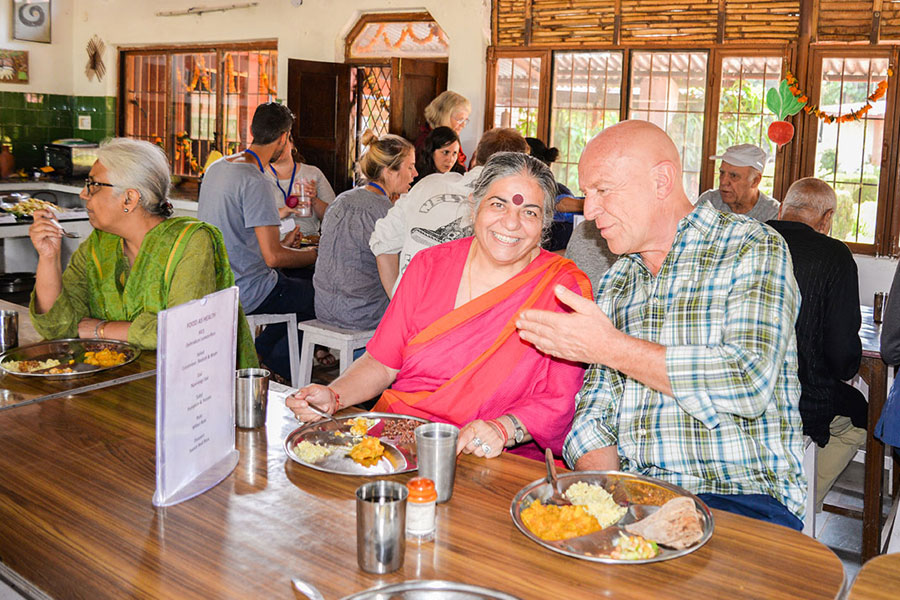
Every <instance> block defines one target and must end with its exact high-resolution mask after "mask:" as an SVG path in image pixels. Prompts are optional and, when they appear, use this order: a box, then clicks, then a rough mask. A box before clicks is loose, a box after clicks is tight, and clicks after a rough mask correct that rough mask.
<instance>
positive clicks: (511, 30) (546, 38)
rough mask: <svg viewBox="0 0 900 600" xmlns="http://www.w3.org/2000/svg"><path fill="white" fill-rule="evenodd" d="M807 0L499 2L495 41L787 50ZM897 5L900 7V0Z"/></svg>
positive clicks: (506, 45)
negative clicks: (734, 45)
mask: <svg viewBox="0 0 900 600" xmlns="http://www.w3.org/2000/svg"><path fill="white" fill-rule="evenodd" d="M800 1H801V0H494V14H493V24H494V28H495V32H496V35H495V39H494V40H493V43H494V45H495V46H496V47H501V48H519V47H522V46H530V47H543V48H547V47H550V48H553V47H558V46H559V45H566V46H569V47H572V46H576V47H577V46H580V45H583V46H597V45H602V44H611V43H623V44H634V45H638V44H647V43H661V42H680V43H684V44H687V45H690V44H697V45H708V44H710V43H715V42H716V41H718V40H721V41H723V42H726V43H727V42H747V41H751V42H755V43H777V44H786V43H791V42H793V41H795V40H796V38H797V36H798V35H799V22H800ZM872 1H873V0H869V2H868V4H869V5H871V2H872ZM823 2H824V0H823ZM824 3H826V4H841V5H843V4H850V3H853V4H855V3H856V2H847V1H841V2H824ZM891 3H892V4H894V2H891ZM863 4H865V2H863ZM896 4H898V5H900V0H898V2H896ZM898 12H900V7H898ZM869 22H871V14H870V18H869ZM898 29H900V27H898ZM617 33H618V36H617ZM866 35H868V32H867V33H866Z"/></svg>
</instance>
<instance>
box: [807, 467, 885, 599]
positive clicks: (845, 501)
mask: <svg viewBox="0 0 900 600" xmlns="http://www.w3.org/2000/svg"><path fill="white" fill-rule="evenodd" d="M863 475H864V473H863V465H862V463H858V462H851V463H850V465H849V466H848V467H847V469H846V470H845V471H844V472H843V474H841V476H840V477H839V478H838V480H837V482H835V484H834V487H833V488H832V489H831V491H830V492H828V496H826V497H825V503H826V504H835V505H838V506H843V507H845V508H853V509H857V510H862V505H863ZM890 508H891V501H890V499H889V498H888V497H887V495H886V496H885V500H884V515H885V516H887V514H888V512H889V511H890ZM816 538H817V539H818V540H819V541H820V542H822V543H823V544H825V545H826V546H828V547H829V548H831V549H832V550H833V551H834V553H835V554H837V555H838V558H840V559H841V562H842V563H844V572H845V574H846V576H847V584H848V586H849V584H851V583H853V578H854V577H856V573H857V572H858V571H859V568H860V566H861V564H860V549H861V548H862V521H860V520H859V519H854V518H851V517H845V516H842V515H836V514H833V513H829V512H820V513H817V514H816Z"/></svg>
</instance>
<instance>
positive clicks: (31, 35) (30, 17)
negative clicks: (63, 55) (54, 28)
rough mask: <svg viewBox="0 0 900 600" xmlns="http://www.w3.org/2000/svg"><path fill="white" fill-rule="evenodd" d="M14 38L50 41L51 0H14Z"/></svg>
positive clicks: (47, 42)
mask: <svg viewBox="0 0 900 600" xmlns="http://www.w3.org/2000/svg"><path fill="white" fill-rule="evenodd" d="M12 21H13V38H14V39H17V40H25V41H27V42H43V43H45V44H49V43H50V0H13V18H12Z"/></svg>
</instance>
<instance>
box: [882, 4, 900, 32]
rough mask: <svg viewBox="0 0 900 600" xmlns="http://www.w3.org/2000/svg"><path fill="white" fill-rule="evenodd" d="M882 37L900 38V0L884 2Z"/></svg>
mask: <svg viewBox="0 0 900 600" xmlns="http://www.w3.org/2000/svg"><path fill="white" fill-rule="evenodd" d="M881 39H883V40H900V0H884V2H882V7H881Z"/></svg>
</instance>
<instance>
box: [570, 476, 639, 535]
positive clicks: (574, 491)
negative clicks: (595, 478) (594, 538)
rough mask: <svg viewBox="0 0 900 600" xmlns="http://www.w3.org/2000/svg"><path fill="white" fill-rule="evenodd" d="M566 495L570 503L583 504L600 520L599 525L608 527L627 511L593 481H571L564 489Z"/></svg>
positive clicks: (589, 512)
mask: <svg viewBox="0 0 900 600" xmlns="http://www.w3.org/2000/svg"><path fill="white" fill-rule="evenodd" d="M566 497H567V498H568V499H569V501H570V502H571V503H572V504H575V505H578V506H583V507H584V509H585V510H586V511H587V512H588V514H590V515H592V516H593V517H594V518H596V519H597V521H599V522H600V526H601V527H609V526H610V525H612V524H614V523H616V522H618V520H619V519H621V518H622V517H623V516H625V513H626V512H628V508H627V507H625V506H619V505H618V504H617V503H616V501H615V500H613V497H612V496H611V495H610V494H609V492H607V491H606V490H605V489H603V486H601V485H598V484H595V483H585V482H584V481H578V482H576V483H573V484H572V485H570V486H569V488H568V489H567V490H566Z"/></svg>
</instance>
